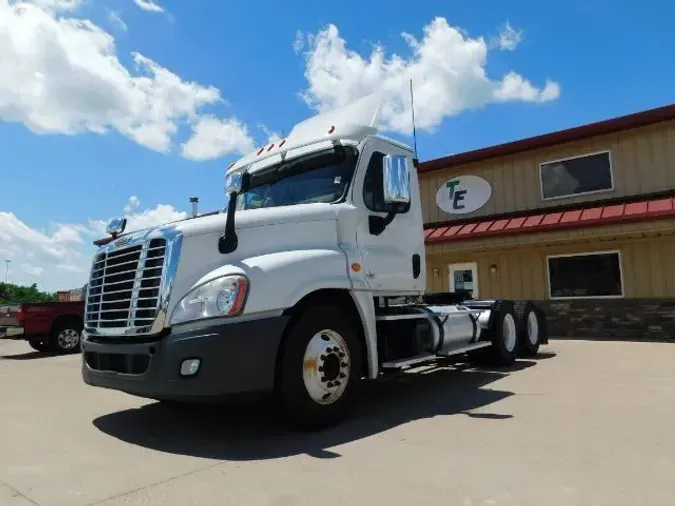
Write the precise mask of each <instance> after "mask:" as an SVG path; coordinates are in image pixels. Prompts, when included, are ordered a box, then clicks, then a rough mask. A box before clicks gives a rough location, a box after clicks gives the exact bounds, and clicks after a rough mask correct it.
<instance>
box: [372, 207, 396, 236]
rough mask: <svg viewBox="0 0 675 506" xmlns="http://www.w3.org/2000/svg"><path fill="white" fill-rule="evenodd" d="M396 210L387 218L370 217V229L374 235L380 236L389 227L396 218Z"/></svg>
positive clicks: (390, 212)
mask: <svg viewBox="0 0 675 506" xmlns="http://www.w3.org/2000/svg"><path fill="white" fill-rule="evenodd" d="M396 214H397V212H396V210H391V211H389V213H388V214H387V215H386V216H385V217H382V216H374V215H370V216H368V229H369V231H370V233H371V234H372V235H380V234H381V233H382V232H384V230H385V229H386V228H387V227H388V226H389V224H390V223H391V222H392V221H394V218H396Z"/></svg>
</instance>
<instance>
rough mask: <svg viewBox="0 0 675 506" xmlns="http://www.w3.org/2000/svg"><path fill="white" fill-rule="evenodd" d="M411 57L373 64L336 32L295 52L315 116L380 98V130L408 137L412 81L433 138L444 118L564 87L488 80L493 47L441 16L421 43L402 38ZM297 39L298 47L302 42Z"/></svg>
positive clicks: (419, 115) (420, 117)
mask: <svg viewBox="0 0 675 506" xmlns="http://www.w3.org/2000/svg"><path fill="white" fill-rule="evenodd" d="M402 37H403V38H404V40H405V41H406V43H407V45H408V46H409V48H410V50H411V51H412V55H411V56H410V57H408V58H405V57H403V56H400V55H397V54H393V55H391V56H387V55H386V53H385V49H384V48H383V47H382V46H375V47H374V49H373V51H372V53H371V54H370V56H369V57H363V56H361V55H360V54H359V53H357V52H355V51H353V50H350V49H348V48H347V44H346V42H345V40H344V39H342V38H341V37H340V35H339V32H338V29H337V27H336V26H335V25H329V26H328V27H326V28H325V29H324V30H321V31H320V32H319V33H317V34H315V35H311V34H310V35H307V36H304V37H303V36H302V34H299V39H296V42H295V43H294V47H295V48H302V47H304V46H305V45H306V46H307V50H306V52H305V58H306V62H305V63H306V68H305V77H306V79H307V81H308V87H307V89H306V90H304V91H303V92H302V93H301V97H302V98H303V99H304V101H305V102H306V103H307V104H308V105H309V106H310V107H312V108H313V109H315V110H317V111H325V110H329V109H332V108H335V107H339V106H342V105H345V104H348V103H350V102H352V101H354V100H356V99H358V98H361V97H363V96H365V95H368V94H370V93H373V92H375V91H378V90H379V91H382V92H384V93H385V96H386V97H388V100H387V101H386V104H385V105H384V106H383V109H382V118H381V119H382V125H381V126H382V128H383V129H384V130H389V131H395V132H400V133H406V134H408V133H410V132H411V131H412V126H411V114H410V94H409V93H410V92H409V90H410V88H409V82H410V79H412V80H413V85H414V94H415V120H416V122H417V126H418V127H419V128H421V129H424V130H428V131H433V130H434V129H435V128H436V127H438V126H439V125H440V124H441V122H442V121H443V119H444V118H445V117H447V116H452V115H456V114H459V113H461V112H462V111H465V110H467V109H475V108H479V107H482V106H484V105H486V104H489V103H491V102H502V101H521V102H546V101H549V100H553V99H555V98H557V97H558V95H559V94H560V86H559V85H558V84H557V83H555V82H553V81H551V80H547V81H546V83H545V84H544V86H543V87H537V86H535V85H533V84H532V83H530V81H528V80H527V79H526V78H524V77H522V76H521V75H520V74H517V73H516V72H513V71H512V72H510V73H507V74H506V76H505V77H504V78H502V79H501V80H499V79H493V78H490V77H489V76H488V73H487V68H486V67H487V57H488V44H487V43H486V41H485V39H484V38H483V37H477V38H471V37H469V36H468V35H466V34H465V32H464V31H463V30H461V29H460V28H457V27H453V26H450V25H449V24H448V22H447V21H446V20H445V19H444V18H442V17H437V18H435V19H434V20H432V21H431V22H430V23H429V24H428V25H426V26H425V27H424V37H423V38H422V40H417V39H416V38H415V37H414V36H413V35H410V34H407V33H403V34H402ZM298 40H300V42H298Z"/></svg>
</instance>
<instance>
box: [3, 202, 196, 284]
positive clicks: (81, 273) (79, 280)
mask: <svg viewBox="0 0 675 506" xmlns="http://www.w3.org/2000/svg"><path fill="white" fill-rule="evenodd" d="M124 215H125V216H126V217H127V220H128V224H127V230H129V231H133V230H141V229H144V228H148V227H154V226H157V225H161V224H164V223H169V222H172V221H177V220H181V219H184V218H186V217H187V213H186V212H184V211H180V210H178V209H176V208H174V207H173V206H170V205H165V204H160V205H158V206H156V207H155V208H150V209H144V210H140V199H139V198H138V197H136V196H132V197H131V198H129V201H128V203H127V205H126V206H125V212H124ZM106 223H107V220H105V219H102V220H101V219H94V220H90V221H89V222H88V223H86V224H82V223H76V224H53V225H52V226H51V229H50V231H41V230H36V229H33V228H31V227H30V226H29V225H27V224H26V223H24V222H23V221H21V220H20V219H19V218H18V217H17V216H15V215H14V214H13V213H10V212H0V260H2V261H3V262H2V267H3V272H2V274H3V275H2V280H3V281H4V274H5V272H4V267H5V264H4V260H11V262H10V264H9V281H10V282H11V283H17V284H32V283H35V282H37V283H38V285H39V287H40V289H42V290H48V291H52V292H53V291H57V290H67V289H70V288H75V287H79V286H82V285H83V284H84V283H85V282H86V281H87V274H88V272H89V269H90V266H91V259H92V257H93V254H94V251H95V247H94V246H93V244H92V241H93V240H94V239H96V238H100V237H104V236H105V224H106ZM27 259H29V260H30V262H27V261H26V260H27ZM36 278H37V279H36Z"/></svg>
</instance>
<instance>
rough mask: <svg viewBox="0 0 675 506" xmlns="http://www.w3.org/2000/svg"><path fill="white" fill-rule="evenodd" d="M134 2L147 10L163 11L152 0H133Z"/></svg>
mask: <svg viewBox="0 0 675 506" xmlns="http://www.w3.org/2000/svg"><path fill="white" fill-rule="evenodd" d="M134 3H135V4H136V5H138V6H139V7H140V8H141V9H143V10H144V11H147V12H164V8H163V7H162V6H161V5H159V4H158V3H157V2H154V1H153V0H134Z"/></svg>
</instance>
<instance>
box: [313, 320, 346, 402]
mask: <svg viewBox="0 0 675 506" xmlns="http://www.w3.org/2000/svg"><path fill="white" fill-rule="evenodd" d="M350 372H351V357H350V355H349V348H348V347H347V343H345V341H344V339H343V338H342V336H341V335H340V334H338V333H337V332H335V331H334V330H330V329H325V330H322V331H320V332H317V333H316V334H314V336H312V338H311V339H310V340H309V343H308V344H307V348H306V349H305V356H304V360H303V365H302V379H303V382H304V384H305V388H306V389H307V392H308V393H309V396H310V397H311V398H312V400H313V401H314V402H316V403H318V404H332V403H334V402H335V401H337V400H338V399H339V398H340V397H341V396H342V394H343V393H344V391H345V389H346V388H347V383H348V381H349V377H350V376H349V375H350Z"/></svg>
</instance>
